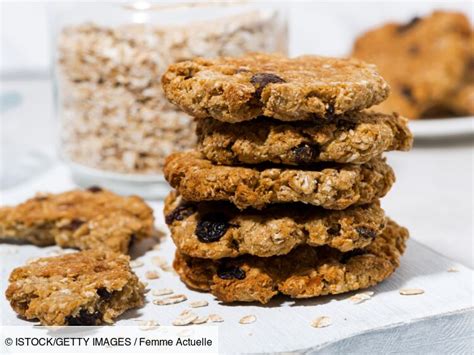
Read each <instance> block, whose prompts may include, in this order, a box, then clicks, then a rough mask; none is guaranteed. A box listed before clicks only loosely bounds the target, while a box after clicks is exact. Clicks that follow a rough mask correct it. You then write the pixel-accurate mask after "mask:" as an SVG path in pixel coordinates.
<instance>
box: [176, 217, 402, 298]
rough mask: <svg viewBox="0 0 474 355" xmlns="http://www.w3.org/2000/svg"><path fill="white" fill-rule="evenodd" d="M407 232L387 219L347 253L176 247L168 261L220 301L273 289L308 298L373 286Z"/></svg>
mask: <svg viewBox="0 0 474 355" xmlns="http://www.w3.org/2000/svg"><path fill="white" fill-rule="evenodd" d="M407 238H408V231H407V230H406V229H405V228H403V227H400V226H398V225H397V224H396V223H395V222H393V221H391V220H389V221H388V224H387V227H386V228H385V230H384V232H383V233H382V234H380V235H379V236H378V237H376V238H375V240H374V242H373V243H371V244H370V245H369V246H367V247H365V248H363V249H356V250H354V251H350V252H347V253H341V252H340V251H338V250H336V249H332V248H329V247H317V248H313V247H310V246H300V247H298V248H296V249H295V250H293V251H292V252H291V253H289V254H287V255H281V256H274V257H270V258H259V257H256V256H243V257H238V258H227V259H221V260H210V259H199V258H192V257H190V256H187V255H185V254H182V253H180V252H179V251H177V252H176V256H175V260H174V264H173V265H174V268H175V270H176V271H177V273H178V274H179V276H180V277H181V280H182V281H183V282H184V283H185V284H186V285H188V286H189V287H191V288H194V289H198V290H202V291H210V292H211V293H212V294H213V295H215V296H216V297H217V298H218V299H219V300H221V301H223V302H237V301H240V302H253V301H258V302H260V303H267V302H268V301H269V300H270V299H271V298H272V297H274V296H276V295H277V294H278V293H282V294H284V295H288V296H290V297H292V298H308V297H315V296H321V295H327V294H338V293H343V292H348V291H354V290H358V289H363V288H367V287H370V286H373V285H375V284H377V283H379V282H381V281H383V280H385V279H386V278H387V277H389V276H390V275H391V274H392V273H393V272H394V271H395V269H396V268H397V267H398V265H399V261H400V256H401V254H402V253H403V252H404V250H405V241H406V240H407Z"/></svg>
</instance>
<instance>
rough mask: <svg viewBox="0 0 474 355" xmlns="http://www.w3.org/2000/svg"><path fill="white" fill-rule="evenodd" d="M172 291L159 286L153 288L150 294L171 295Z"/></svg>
mask: <svg viewBox="0 0 474 355" xmlns="http://www.w3.org/2000/svg"><path fill="white" fill-rule="evenodd" d="M173 293H174V291H173V290H172V289H170V288H160V289H159V290H153V291H151V294H152V295H153V296H166V295H172V294H173Z"/></svg>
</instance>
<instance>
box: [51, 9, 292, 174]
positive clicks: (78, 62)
mask: <svg viewBox="0 0 474 355" xmlns="http://www.w3.org/2000/svg"><path fill="white" fill-rule="evenodd" d="M282 30H283V31H284V26H282V23H281V21H280V19H279V18H278V13H277V12H276V11H272V12H268V11H266V12H264V11H259V10H252V11H250V12H248V13H245V14H244V15H242V14H240V15H234V16H231V17H227V18H221V19H217V20H214V21H206V22H205V23H204V22H194V23H191V24H188V25H186V26H172V25H170V26H162V25H161V26H160V25H157V24H151V23H148V24H126V25H119V26H115V27H104V26H99V25H96V24H93V23H85V24H81V25H74V26H68V27H65V28H63V30H62V32H61V33H60V35H59V41H58V75H57V77H58V86H59V90H58V92H59V94H60V97H59V105H60V106H59V109H60V115H61V119H62V132H61V142H62V153H63V155H64V157H65V158H66V159H68V160H71V161H73V162H76V163H80V164H83V165H86V166H89V167H93V168H98V169H102V170H108V171H114V172H122V173H140V174H156V173H161V170H162V166H163V162H164V158H165V157H166V156H167V155H169V154H170V153H172V152H173V151H179V150H184V149H187V148H190V147H192V146H194V145H195V135H194V128H195V127H194V126H195V125H194V122H193V121H192V119H191V118H190V117H189V116H187V115H186V114H184V113H183V112H180V111H178V110H177V108H175V107H174V106H173V105H172V104H170V103H169V102H168V101H167V100H166V99H165V98H164V95H163V92H162V89H161V75H162V73H163V72H164V70H165V69H166V68H167V67H168V66H169V65H170V64H172V63H174V62H177V61H182V60H186V59H191V58H193V57H196V56H206V57H216V56H222V55H227V56H237V55H241V54H244V53H246V52H249V51H264V52H278V51H279V52H284V51H285V50H286V48H285V47H286V38H285V36H281V35H277V33H278V31H282Z"/></svg>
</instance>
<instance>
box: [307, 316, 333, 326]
mask: <svg viewBox="0 0 474 355" xmlns="http://www.w3.org/2000/svg"><path fill="white" fill-rule="evenodd" d="M330 325H331V319H330V318H329V317H326V316H321V317H318V318H316V319H314V320H313V321H312V322H311V326H312V327H313V328H325V327H328V326H330Z"/></svg>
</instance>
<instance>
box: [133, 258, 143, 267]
mask: <svg viewBox="0 0 474 355" xmlns="http://www.w3.org/2000/svg"><path fill="white" fill-rule="evenodd" d="M143 265H145V264H144V263H143V261H141V260H132V261H130V267H131V268H137V267H142V266H143Z"/></svg>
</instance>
